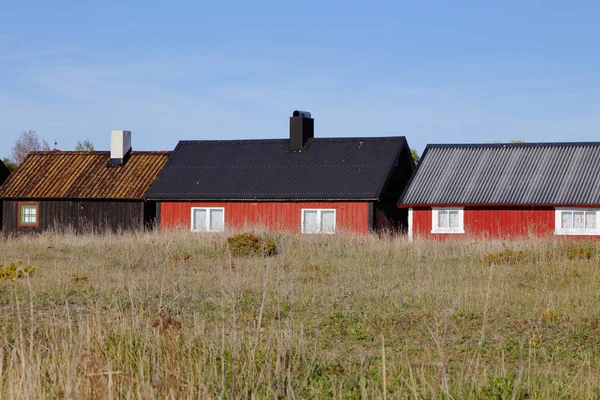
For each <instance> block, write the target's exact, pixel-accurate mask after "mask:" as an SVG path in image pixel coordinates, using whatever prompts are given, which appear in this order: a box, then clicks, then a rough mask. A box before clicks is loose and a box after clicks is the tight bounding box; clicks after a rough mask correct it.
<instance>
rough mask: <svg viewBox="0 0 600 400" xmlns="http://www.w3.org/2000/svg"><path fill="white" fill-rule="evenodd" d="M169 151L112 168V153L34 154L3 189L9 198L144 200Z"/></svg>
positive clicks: (142, 154) (135, 156)
mask: <svg viewBox="0 0 600 400" xmlns="http://www.w3.org/2000/svg"><path fill="white" fill-rule="evenodd" d="M169 154H170V153H169V152H145V151H141V152H131V153H130V155H129V156H128V159H127V160H126V163H125V165H123V166H120V167H114V166H112V167H109V166H108V164H109V161H110V152H108V151H44V152H33V153H31V154H30V155H29V156H27V158H26V159H25V161H23V164H21V165H20V166H19V167H18V168H17V170H16V171H15V172H14V173H13V174H12V175H11V176H10V177H9V178H8V180H7V181H6V182H5V184H4V185H2V186H1V187H0V198H4V199H8V198H12V199H119V200H133V199H143V198H144V194H146V191H147V190H148V188H150V185H151V184H152V182H154V179H155V178H156V175H158V172H159V171H160V170H161V168H162V167H163V166H164V164H165V162H166V161H167V158H168V156H169Z"/></svg>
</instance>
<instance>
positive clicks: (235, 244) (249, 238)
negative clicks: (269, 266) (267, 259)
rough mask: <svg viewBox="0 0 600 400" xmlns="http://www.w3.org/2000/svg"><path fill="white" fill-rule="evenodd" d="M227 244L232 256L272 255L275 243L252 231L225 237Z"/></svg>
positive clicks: (275, 247)
mask: <svg viewBox="0 0 600 400" xmlns="http://www.w3.org/2000/svg"><path fill="white" fill-rule="evenodd" d="M227 245H228V246H229V250H230V251H231V254H232V255H234V256H263V255H265V256H274V255H276V254H277V243H276V242H275V241H273V240H269V239H266V238H263V237H262V236H259V235H256V234H254V233H249V232H247V233H240V234H237V235H233V236H230V237H228V238H227Z"/></svg>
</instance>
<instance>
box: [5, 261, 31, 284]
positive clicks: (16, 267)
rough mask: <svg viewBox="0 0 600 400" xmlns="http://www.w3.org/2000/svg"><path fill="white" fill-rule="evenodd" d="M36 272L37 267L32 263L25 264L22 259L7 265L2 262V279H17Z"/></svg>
mask: <svg viewBox="0 0 600 400" xmlns="http://www.w3.org/2000/svg"><path fill="white" fill-rule="evenodd" d="M34 272H35V267H32V266H31V265H28V266H23V262H22V261H18V262H17V263H10V264H8V265H7V266H6V267H5V266H4V265H2V264H0V280H13V281H15V280H17V279H21V278H23V276H32V275H33V273H34Z"/></svg>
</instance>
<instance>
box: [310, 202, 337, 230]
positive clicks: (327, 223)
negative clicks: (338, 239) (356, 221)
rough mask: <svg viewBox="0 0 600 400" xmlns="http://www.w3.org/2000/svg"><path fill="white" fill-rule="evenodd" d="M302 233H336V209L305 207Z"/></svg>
mask: <svg viewBox="0 0 600 400" xmlns="http://www.w3.org/2000/svg"><path fill="white" fill-rule="evenodd" d="M302 233H335V209H334V208H332V209H328V208H325V209H321V208H303V209H302Z"/></svg>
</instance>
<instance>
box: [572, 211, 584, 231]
mask: <svg viewBox="0 0 600 400" xmlns="http://www.w3.org/2000/svg"><path fill="white" fill-rule="evenodd" d="M573 228H575V229H583V228H585V217H584V212H583V211H575V212H574V213H573Z"/></svg>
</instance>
